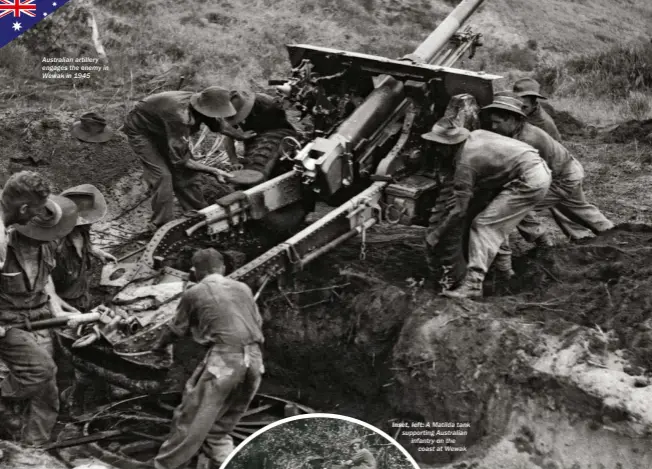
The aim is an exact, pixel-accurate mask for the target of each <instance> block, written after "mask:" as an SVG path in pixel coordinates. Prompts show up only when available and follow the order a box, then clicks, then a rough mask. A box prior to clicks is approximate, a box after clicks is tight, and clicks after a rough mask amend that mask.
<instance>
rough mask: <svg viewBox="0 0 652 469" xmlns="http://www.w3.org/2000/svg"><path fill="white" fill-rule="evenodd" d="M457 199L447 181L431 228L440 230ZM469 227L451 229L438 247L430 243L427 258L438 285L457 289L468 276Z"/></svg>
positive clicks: (431, 273) (431, 222) (461, 225)
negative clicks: (449, 203)
mask: <svg viewBox="0 0 652 469" xmlns="http://www.w3.org/2000/svg"><path fill="white" fill-rule="evenodd" d="M452 197H454V191H453V183H452V181H447V182H445V183H444V184H443V186H442V188H441V190H440V191H439V196H438V197H437V201H436V202H435V205H434V207H433V208H432V210H431V215H430V219H429V221H428V226H429V229H430V228H434V227H436V226H437V225H438V224H439V223H441V221H442V220H443V219H444V217H445V216H446V215H447V213H448V210H447V208H446V203H447V202H448V201H449V200H450V199H451V198H452ZM465 225H466V223H460V224H459V225H458V226H454V227H452V228H450V229H449V230H448V231H447V232H445V233H443V235H442V236H441V237H440V239H439V242H438V243H437V245H435V246H429V245H428V244H427V243H426V258H427V260H428V269H429V270H430V275H431V278H432V280H433V281H434V282H435V285H439V286H441V287H443V288H446V289H449V288H454V287H455V286H457V285H458V284H459V283H460V282H461V281H462V279H463V278H464V275H465V274H466V265H467V246H468V230H467V229H466V226H465Z"/></svg>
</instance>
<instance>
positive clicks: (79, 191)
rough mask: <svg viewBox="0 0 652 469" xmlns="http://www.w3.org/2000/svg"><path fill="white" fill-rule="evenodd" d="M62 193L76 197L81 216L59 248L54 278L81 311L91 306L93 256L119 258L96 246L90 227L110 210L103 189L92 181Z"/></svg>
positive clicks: (108, 259) (68, 300)
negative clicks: (100, 189) (92, 239)
mask: <svg viewBox="0 0 652 469" xmlns="http://www.w3.org/2000/svg"><path fill="white" fill-rule="evenodd" d="M60 195H61V196H63V197H66V198H68V199H70V200H72V201H73V202H74V203H75V205H77V209H78V210H79V216H78V218H77V225H76V226H75V228H74V229H73V230H72V231H71V232H70V233H69V234H68V235H67V236H66V237H65V238H63V239H62V240H61V241H60V243H59V246H58V247H57V251H56V260H57V266H56V267H55V269H54V271H53V272H52V280H53V281H54V286H55V288H56V290H57V294H58V295H59V297H60V298H61V299H63V300H64V301H65V302H66V303H68V304H69V305H71V306H72V307H74V308H76V309H78V310H79V311H84V312H85V311H87V310H88V308H89V306H90V300H91V297H90V279H91V268H92V264H93V259H94V258H95V259H99V260H100V261H101V262H116V258H115V257H114V256H112V255H111V254H109V253H108V252H104V251H102V250H101V249H99V248H97V247H95V246H93V242H92V241H91V234H90V229H91V225H92V224H93V223H96V222H98V221H100V220H102V219H103V218H104V216H105V215H106V212H107V206H106V200H105V199H104V196H103V195H102V193H101V192H100V191H99V190H98V189H97V188H96V187H95V186H93V185H91V184H82V185H80V186H76V187H71V188H70V189H66V190H65V191H63V192H62V193H61V194H60Z"/></svg>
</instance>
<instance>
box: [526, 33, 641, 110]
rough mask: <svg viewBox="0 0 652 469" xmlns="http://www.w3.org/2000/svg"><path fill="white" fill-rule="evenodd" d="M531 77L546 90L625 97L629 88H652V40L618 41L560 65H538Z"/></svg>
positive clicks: (630, 91)
mask: <svg viewBox="0 0 652 469" xmlns="http://www.w3.org/2000/svg"><path fill="white" fill-rule="evenodd" d="M571 77H572V78H571ZM535 78H536V79H537V80H538V81H539V82H540V83H541V84H542V86H544V88H546V89H547V91H548V92H552V91H556V92H557V93H558V94H561V95H571V94H576V95H580V96H591V97H600V98H603V97H607V98H610V99H614V100H621V99H628V97H629V96H630V94H631V93H632V92H636V91H640V92H645V91H647V90H651V89H652V42H651V41H650V40H639V41H634V42H632V43H629V44H620V45H616V46H614V47H612V48H611V49H609V50H607V51H605V52H600V53H598V54H590V55H588V54H585V55H581V56H579V57H576V58H573V59H571V60H569V61H567V62H566V63H564V64H562V65H553V66H542V67H539V68H538V69H537V70H536V72H535ZM639 101H640V100H639Z"/></svg>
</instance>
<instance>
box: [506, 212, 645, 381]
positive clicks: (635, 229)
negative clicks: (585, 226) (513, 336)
mask: <svg viewBox="0 0 652 469" xmlns="http://www.w3.org/2000/svg"><path fill="white" fill-rule="evenodd" d="M651 266H652V226H647V225H631V224H626V225H620V226H618V227H617V228H616V229H614V230H611V231H609V232H607V233H604V234H603V235H601V236H598V237H595V238H589V239H584V240H581V241H578V242H576V243H573V244H569V245H566V246H561V247H558V248H555V249H548V250H533V251H531V252H529V253H528V254H527V255H526V256H524V257H522V258H520V259H516V260H515V270H516V272H517V276H516V280H514V282H512V284H510V285H509V288H508V289H509V290H511V293H517V294H519V295H518V298H516V297H513V298H510V299H504V301H501V304H502V306H503V307H505V308H506V309H507V310H509V311H511V312H512V314H514V315H525V316H526V317H528V318H531V319H533V320H536V321H540V322H541V323H542V324H544V327H545V329H547V330H550V331H553V332H554V331H557V332H559V331H560V330H562V329H564V328H565V327H567V326H568V323H574V324H579V325H582V326H587V327H592V328H598V329H599V330H602V331H604V332H605V333H609V332H610V331H611V333H612V334H613V335H615V337H616V338H617V340H616V341H614V343H613V344H612V345H610V347H613V348H622V349H624V350H626V351H627V352H628V354H629V355H630V356H629V357H628V358H630V360H631V362H632V363H633V364H634V365H636V366H639V367H642V368H643V369H645V370H647V371H648V372H651V371H652V267H651ZM635 368H636V367H635ZM631 371H632V373H633V374H638V373H640V372H641V370H640V369H632V370H631Z"/></svg>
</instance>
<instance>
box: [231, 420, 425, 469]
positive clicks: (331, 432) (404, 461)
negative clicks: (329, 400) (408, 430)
mask: <svg viewBox="0 0 652 469" xmlns="http://www.w3.org/2000/svg"><path fill="white" fill-rule="evenodd" d="M222 467H223V468H224V469H245V468H249V467H259V468H261V469H275V468H284V469H285V468H292V469H388V468H396V469H419V466H418V465H417V463H416V461H415V460H414V459H413V458H412V457H411V456H410V455H409V454H408V453H407V452H406V451H405V449H403V448H402V447H401V446H400V445H399V444H397V443H396V441H394V440H392V439H391V437H389V436H388V435H387V434H385V433H384V432H381V431H380V430H378V429H377V428H374V427H373V426H371V425H369V424H367V423H365V422H362V421H360V420H356V419H352V418H350V417H343V416H341V415H335V414H313V415H304V416H300V417H290V418H287V419H283V420H279V421H278V422H276V423H274V424H272V425H269V426H268V427H265V428H264V429H262V430H260V431H259V432H257V433H256V434H255V435H252V436H251V437H250V438H248V439H247V440H245V441H244V442H243V443H242V444H241V445H240V446H238V447H237V448H236V450H235V451H234V452H233V453H231V455H230V456H229V458H228V459H227V460H226V461H225V462H224V465H223V466H222Z"/></svg>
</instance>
